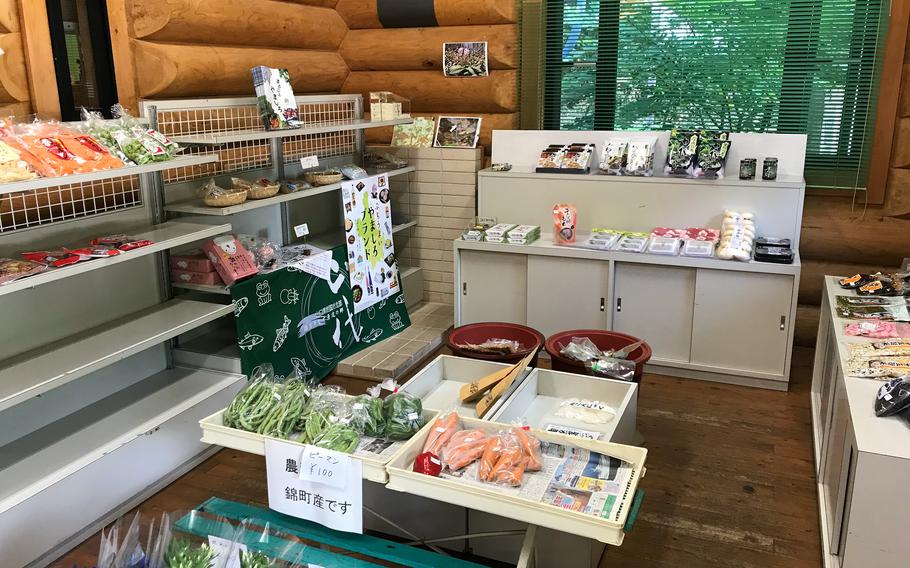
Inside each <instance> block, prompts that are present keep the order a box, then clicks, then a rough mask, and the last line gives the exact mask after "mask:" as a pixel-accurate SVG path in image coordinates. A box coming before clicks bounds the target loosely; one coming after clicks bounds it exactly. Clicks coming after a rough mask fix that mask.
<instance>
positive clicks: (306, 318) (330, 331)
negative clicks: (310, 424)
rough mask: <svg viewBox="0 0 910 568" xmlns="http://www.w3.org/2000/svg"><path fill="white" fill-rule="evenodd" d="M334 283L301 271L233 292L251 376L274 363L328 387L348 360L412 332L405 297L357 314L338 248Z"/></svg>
mask: <svg viewBox="0 0 910 568" xmlns="http://www.w3.org/2000/svg"><path fill="white" fill-rule="evenodd" d="M331 254H332V262H331V269H330V271H329V275H328V276H329V277H328V279H324V278H320V277H318V276H314V275H312V274H309V273H306V272H304V271H303V270H301V269H299V268H296V267H289V268H283V269H281V270H276V271H275V272H269V273H266V274H260V275H258V276H255V277H253V278H250V279H249V280H245V281H243V282H239V283H237V284H235V285H234V286H233V287H232V288H231V295H232V297H233V299H234V305H235V309H234V316H235V317H236V320H237V338H238V344H239V346H240V362H241V368H242V370H243V373H244V374H249V373H250V372H252V370H253V369H254V368H255V367H256V366H257V365H260V364H262V363H271V364H272V365H273V366H274V368H275V374H276V375H278V376H287V375H288V374H290V373H291V372H292V371H294V370H296V371H297V372H298V374H299V375H300V376H301V377H303V378H305V379H308V380H311V381H321V380H322V379H324V378H325V377H326V376H327V375H329V374H330V373H331V372H332V369H334V368H335V366H336V365H337V364H338V362H339V361H341V360H342V359H344V358H346V357H348V356H350V355H352V354H354V353H357V352H358V351H360V350H362V349H364V348H366V347H368V346H370V345H372V344H374V343H376V342H378V341H382V340H383V339H387V338H389V337H392V336H393V335H395V334H397V333H398V332H400V331H401V330H403V329H405V328H406V327H408V326H409V325H411V320H410V318H409V317H408V310H407V308H406V307H405V305H404V296H403V294H402V293H401V292H399V293H397V294H395V295H393V296H390V297H389V298H387V299H385V300H383V301H381V302H379V303H377V304H376V305H374V306H371V307H369V308H368V309H365V310H363V311H362V312H360V313H357V314H355V313H354V302H353V299H352V295H351V294H352V293H351V285H350V280H349V276H348V271H347V262H346V260H347V259H346V255H347V251H346V248H345V247H344V246H340V247H336V248H334V249H332V251H331Z"/></svg>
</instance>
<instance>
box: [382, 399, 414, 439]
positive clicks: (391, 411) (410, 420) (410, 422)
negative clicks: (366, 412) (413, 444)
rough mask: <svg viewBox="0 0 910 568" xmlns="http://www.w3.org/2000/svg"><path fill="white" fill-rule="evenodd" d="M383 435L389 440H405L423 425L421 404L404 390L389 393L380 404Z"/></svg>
mask: <svg viewBox="0 0 910 568" xmlns="http://www.w3.org/2000/svg"><path fill="white" fill-rule="evenodd" d="M382 410H383V414H384V415H385V422H386V426H385V435H386V437H387V438H389V439H390V440H407V439H409V438H410V437H411V436H413V435H414V434H416V433H417V431H418V430H420V428H421V427H423V424H424V421H423V404H421V402H420V399H419V398H417V397H416V396H414V395H412V394H408V393H406V392H398V393H395V394H391V395H389V396H388V397H387V398H386V399H385V401H384V402H383V405H382Z"/></svg>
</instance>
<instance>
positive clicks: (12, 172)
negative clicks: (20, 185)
mask: <svg viewBox="0 0 910 568" xmlns="http://www.w3.org/2000/svg"><path fill="white" fill-rule="evenodd" d="M11 134H12V130H11V126H10V125H8V124H7V123H6V122H5V121H0V183H9V182H13V181H25V180H27V179H33V178H36V177H38V173H37V172H36V171H35V168H34V167H32V166H31V165H30V162H29V160H27V159H25V158H28V157H29V156H26V157H25V158H23V155H22V153H23V152H25V150H22V149H17V148H14V147H13V146H12V145H10V144H8V143H7V142H6V141H5V140H6V139H7V138H8V137H9V136H11ZM31 161H32V162H34V161H35V158H34V156H31Z"/></svg>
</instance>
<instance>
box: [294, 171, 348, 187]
mask: <svg viewBox="0 0 910 568" xmlns="http://www.w3.org/2000/svg"><path fill="white" fill-rule="evenodd" d="M341 178H342V175H341V172H339V171H337V170H326V171H324V172H309V173H304V174H303V179H305V180H307V181H308V182H310V183H311V184H313V185H331V184H333V183H338V182H340V181H341Z"/></svg>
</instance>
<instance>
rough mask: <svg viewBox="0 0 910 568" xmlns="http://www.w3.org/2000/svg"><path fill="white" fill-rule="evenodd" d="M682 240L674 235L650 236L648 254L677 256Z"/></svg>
mask: <svg viewBox="0 0 910 568" xmlns="http://www.w3.org/2000/svg"><path fill="white" fill-rule="evenodd" d="M681 246H682V241H681V240H680V239H678V238H676V237H651V238H650V239H649V240H648V249H647V250H648V253H649V254H662V255H666V256H678V255H679V249H680V247H681Z"/></svg>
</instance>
